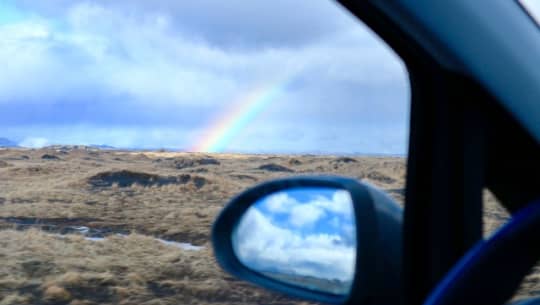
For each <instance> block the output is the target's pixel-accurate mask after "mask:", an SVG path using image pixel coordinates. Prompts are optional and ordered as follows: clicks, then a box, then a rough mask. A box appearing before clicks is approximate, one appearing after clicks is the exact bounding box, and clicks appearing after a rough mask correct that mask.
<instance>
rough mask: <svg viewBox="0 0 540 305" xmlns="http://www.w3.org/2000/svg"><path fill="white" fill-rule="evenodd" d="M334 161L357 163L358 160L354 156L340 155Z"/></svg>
mask: <svg viewBox="0 0 540 305" xmlns="http://www.w3.org/2000/svg"><path fill="white" fill-rule="evenodd" d="M332 162H333V163H356V162H358V161H357V160H355V159H353V158H349V157H340V158H337V159H336V160H334V161H332Z"/></svg>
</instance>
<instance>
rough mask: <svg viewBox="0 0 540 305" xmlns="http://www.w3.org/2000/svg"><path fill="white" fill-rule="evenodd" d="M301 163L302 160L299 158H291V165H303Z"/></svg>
mask: <svg viewBox="0 0 540 305" xmlns="http://www.w3.org/2000/svg"><path fill="white" fill-rule="evenodd" d="M301 164H302V161H300V160H298V159H291V160H289V165H301Z"/></svg>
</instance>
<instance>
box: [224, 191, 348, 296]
mask: <svg viewBox="0 0 540 305" xmlns="http://www.w3.org/2000/svg"><path fill="white" fill-rule="evenodd" d="M355 228H356V225H355V219H354V211H353V205H352V199H351V197H350V194H349V193H348V192H347V191H345V190H341V189H333V188H318V187H317V188H315V187H309V188H306V187H304V188H294V189H289V190H285V191H281V192H277V193H273V194H270V195H268V196H266V197H264V198H262V199H261V200H259V201H258V202H256V203H255V204H254V205H253V206H252V207H250V208H249V209H248V210H247V211H246V214H245V215H244V216H243V217H242V219H241V220H240V222H239V224H238V226H237V227H236V229H235V231H234V234H233V247H234V250H235V252H236V254H237V255H238V258H239V260H240V261H241V262H242V263H243V264H245V265H246V266H247V267H248V268H250V269H252V270H254V271H257V272H259V273H263V274H265V275H267V276H269V277H272V278H274V279H276V280H279V281H282V282H287V283H289V284H292V285H295V286H302V287H304V288H308V289H312V290H318V291H324V292H328V293H333V294H338V295H345V294H347V293H348V292H349V290H350V286H351V284H352V280H353V276H354V269H355V259H356V232H355V230H356V229H355Z"/></svg>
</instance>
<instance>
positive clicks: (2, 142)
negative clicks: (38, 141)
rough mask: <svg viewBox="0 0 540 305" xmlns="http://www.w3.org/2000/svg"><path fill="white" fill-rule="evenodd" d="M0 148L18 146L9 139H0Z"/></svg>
mask: <svg viewBox="0 0 540 305" xmlns="http://www.w3.org/2000/svg"><path fill="white" fill-rule="evenodd" d="M0 147H19V145H18V144H17V142H13V141H11V140H10V139H6V138H0Z"/></svg>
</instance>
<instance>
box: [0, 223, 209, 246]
mask: <svg viewBox="0 0 540 305" xmlns="http://www.w3.org/2000/svg"><path fill="white" fill-rule="evenodd" d="M85 220H86V219H37V218H18V217H7V218H0V221H3V222H4V223H6V224H9V225H10V226H11V227H10V228H11V229H15V230H17V231H24V230H28V229H32V228H33V229H38V230H40V231H43V232H46V233H49V234H52V235H55V236H58V237H61V238H65V237H66V236H68V235H82V236H84V239H85V240H89V241H95V242H100V241H103V240H105V238H106V237H107V236H112V235H114V236H121V237H127V236H128V235H129V234H130V233H131V232H130V231H129V230H126V229H122V228H106V227H101V228H91V227H87V226H83V225H80V223H82V222H84V221H85ZM3 227H4V228H5V226H3ZM153 238H154V239H155V240H156V241H159V242H160V243H162V244H164V245H167V246H171V247H175V248H179V249H183V250H187V251H200V250H202V249H204V247H202V246H195V245H192V244H191V243H187V242H178V241H173V240H165V239H161V238H157V237H153Z"/></svg>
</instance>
